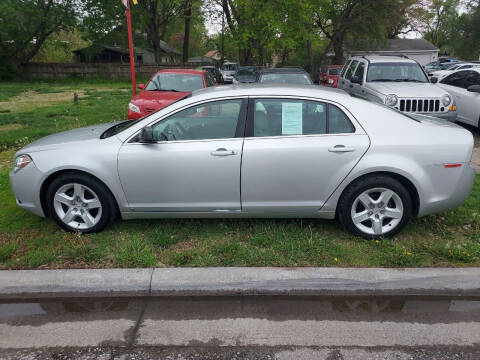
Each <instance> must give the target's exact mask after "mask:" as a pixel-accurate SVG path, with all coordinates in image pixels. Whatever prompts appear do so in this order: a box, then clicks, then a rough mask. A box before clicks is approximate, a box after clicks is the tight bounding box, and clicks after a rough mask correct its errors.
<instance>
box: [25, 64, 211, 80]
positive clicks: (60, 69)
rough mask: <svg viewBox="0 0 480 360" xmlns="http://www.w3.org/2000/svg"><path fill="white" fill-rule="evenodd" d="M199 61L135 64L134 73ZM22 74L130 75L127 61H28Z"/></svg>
mask: <svg viewBox="0 0 480 360" xmlns="http://www.w3.org/2000/svg"><path fill="white" fill-rule="evenodd" d="M202 65H210V64H201V63H195V64H193V63H185V64H183V63H179V64H178V63H177V64H160V65H157V64H136V65H135V73H136V75H137V76H138V77H150V76H151V75H152V74H153V73H155V72H156V71H158V70H160V69H168V68H175V69H181V68H186V69H192V68H196V67H198V66H202ZM22 76H23V77H25V78H31V79H53V78H68V77H78V78H103V79H118V78H129V77H130V64H128V63H29V64H26V65H24V66H23V68H22Z"/></svg>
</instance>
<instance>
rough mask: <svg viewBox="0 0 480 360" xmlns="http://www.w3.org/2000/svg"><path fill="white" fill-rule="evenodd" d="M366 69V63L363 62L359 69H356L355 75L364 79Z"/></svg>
mask: <svg viewBox="0 0 480 360" xmlns="http://www.w3.org/2000/svg"><path fill="white" fill-rule="evenodd" d="M364 71H365V64H364V63H363V62H361V63H359V64H358V66H357V70H356V71H355V76H356V77H358V78H359V79H360V80H363V73H364Z"/></svg>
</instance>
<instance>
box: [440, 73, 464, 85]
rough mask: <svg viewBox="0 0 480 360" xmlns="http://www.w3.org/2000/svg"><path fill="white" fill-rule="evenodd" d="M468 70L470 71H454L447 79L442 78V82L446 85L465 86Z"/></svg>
mask: <svg viewBox="0 0 480 360" xmlns="http://www.w3.org/2000/svg"><path fill="white" fill-rule="evenodd" d="M468 72H469V71H459V72H456V73H453V74H451V75H448V76H447V77H446V78H445V79H442V81H440V83H441V84H445V85H450V86H455V87H461V88H464V87H465V82H466V78H467V75H468V74H467V73H468Z"/></svg>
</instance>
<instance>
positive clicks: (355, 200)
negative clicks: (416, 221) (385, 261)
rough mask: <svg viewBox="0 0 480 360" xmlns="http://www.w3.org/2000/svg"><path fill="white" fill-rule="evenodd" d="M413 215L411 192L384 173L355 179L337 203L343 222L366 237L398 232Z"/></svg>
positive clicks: (352, 230)
mask: <svg viewBox="0 0 480 360" xmlns="http://www.w3.org/2000/svg"><path fill="white" fill-rule="evenodd" d="M411 215H412V198H411V196H410V193H409V192H408V190H407V189H406V188H405V186H404V185H402V183H400V182H399V181H397V180H396V179H394V178H392V177H389V176H385V175H375V176H368V177H365V178H362V179H360V180H358V181H356V182H354V183H353V184H351V185H349V186H348V188H347V189H346V190H345V191H344V193H343V194H342V196H341V198H340V201H339V203H338V218H339V220H340V222H341V223H342V225H343V226H344V227H345V228H346V229H347V230H348V231H350V232H351V233H353V234H355V235H359V236H362V237H364V238H367V239H376V238H380V237H390V236H393V235H395V234H397V233H398V232H399V231H400V230H402V228H403V227H405V225H406V224H407V223H408V221H409V219H410V217H411Z"/></svg>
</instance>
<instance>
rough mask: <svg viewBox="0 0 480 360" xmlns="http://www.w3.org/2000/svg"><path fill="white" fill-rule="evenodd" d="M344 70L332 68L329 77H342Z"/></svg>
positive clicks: (329, 70)
mask: <svg viewBox="0 0 480 360" xmlns="http://www.w3.org/2000/svg"><path fill="white" fill-rule="evenodd" d="M341 71H342V68H332V69H328V75H340V72H341Z"/></svg>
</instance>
